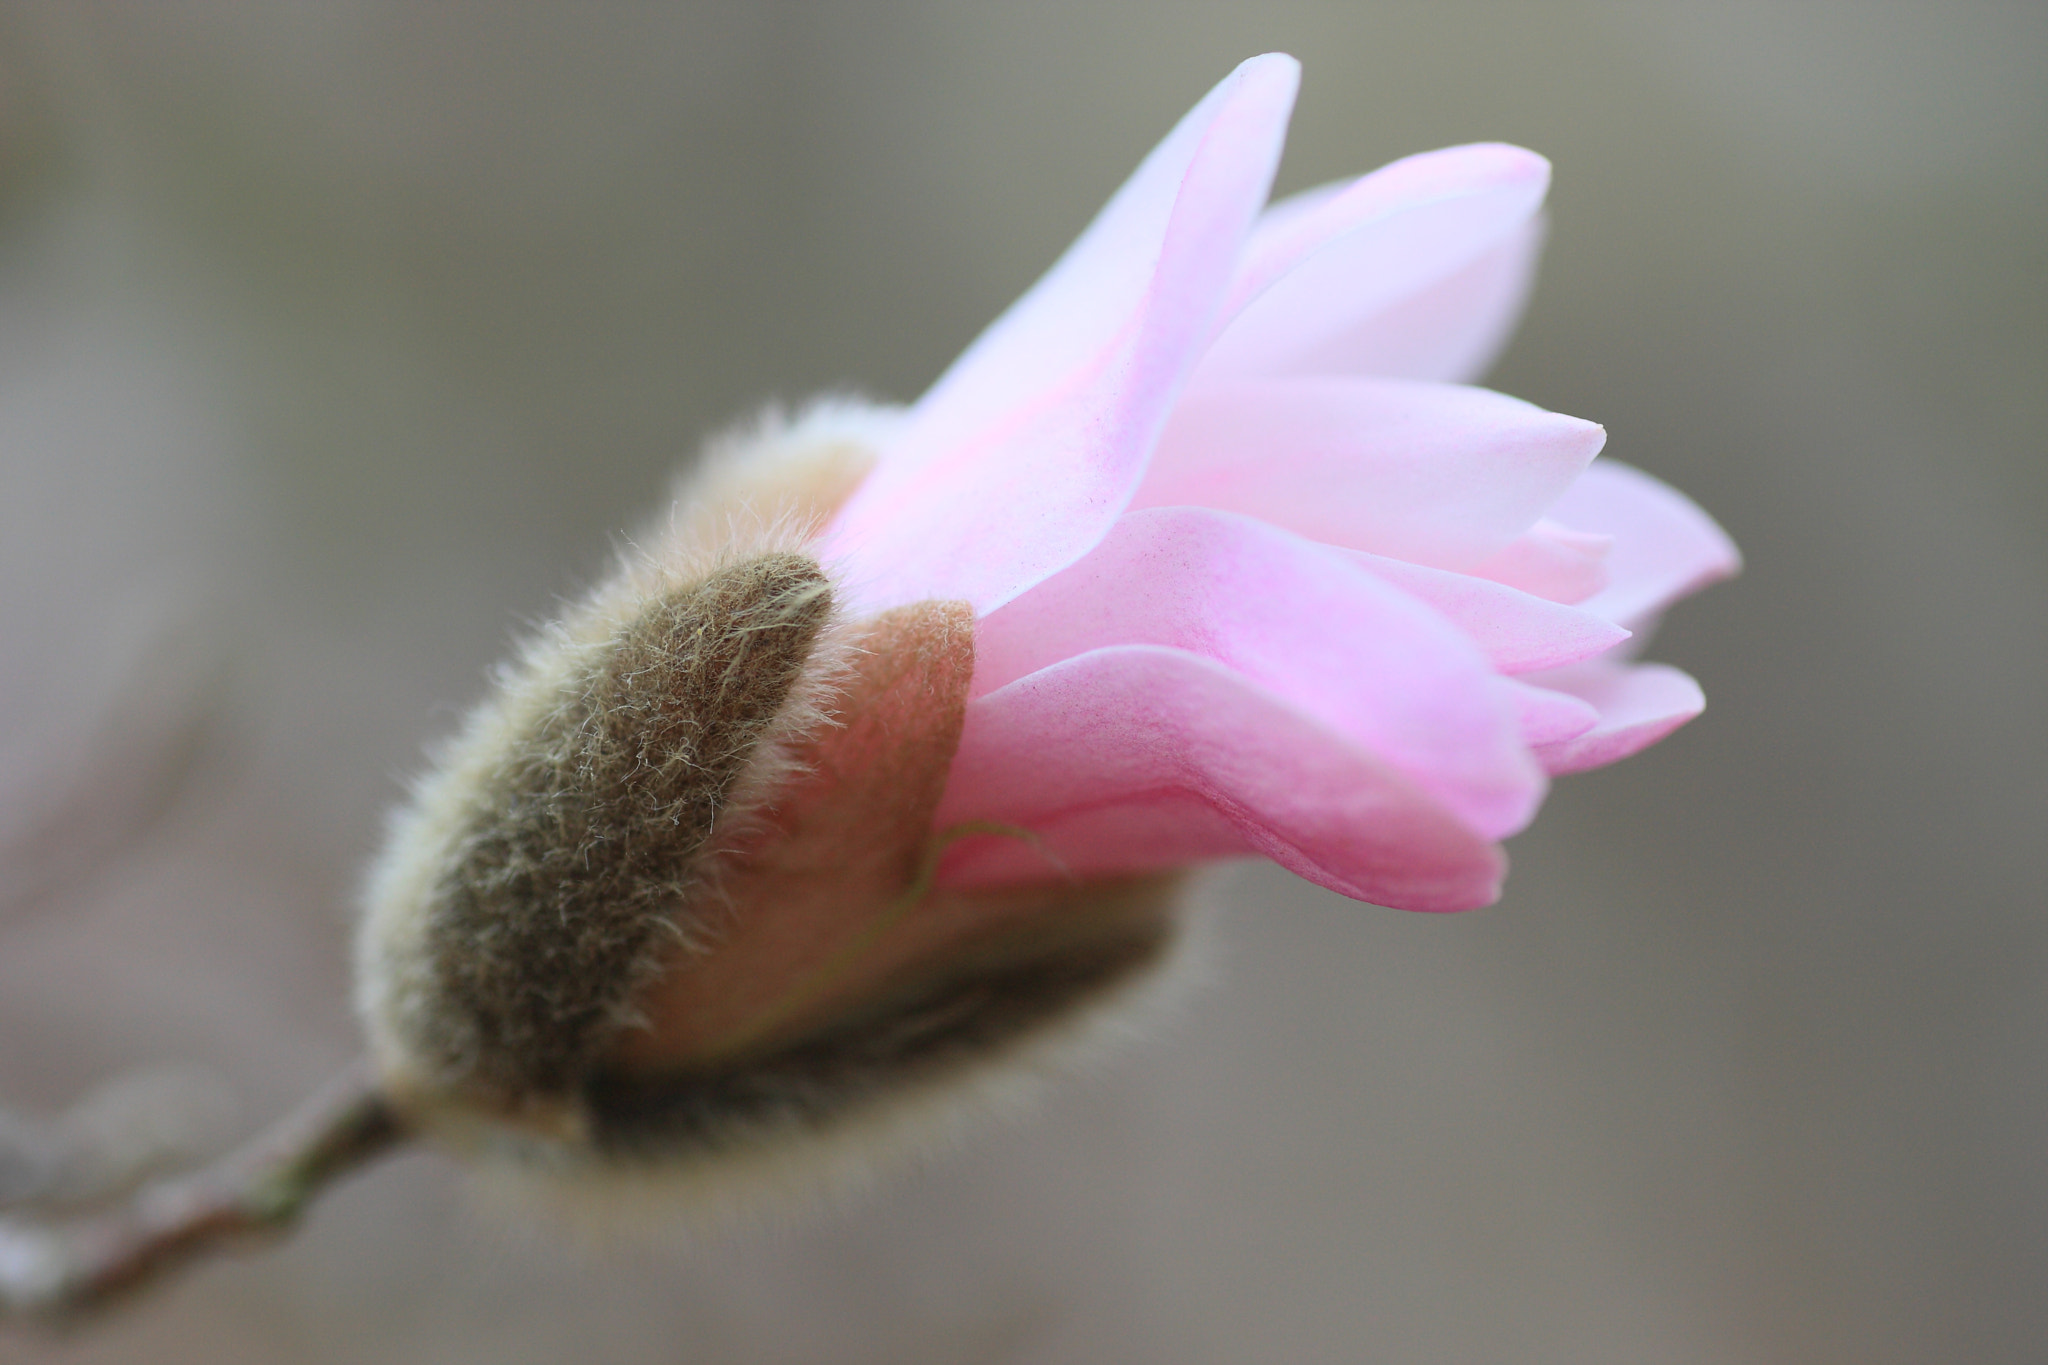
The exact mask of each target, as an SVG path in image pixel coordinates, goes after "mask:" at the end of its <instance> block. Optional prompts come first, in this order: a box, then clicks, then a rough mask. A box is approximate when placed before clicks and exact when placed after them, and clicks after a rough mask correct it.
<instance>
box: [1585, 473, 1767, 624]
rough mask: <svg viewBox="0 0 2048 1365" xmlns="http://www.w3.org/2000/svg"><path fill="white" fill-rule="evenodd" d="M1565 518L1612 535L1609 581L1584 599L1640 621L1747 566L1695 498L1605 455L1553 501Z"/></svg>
mask: <svg viewBox="0 0 2048 1365" xmlns="http://www.w3.org/2000/svg"><path fill="white" fill-rule="evenodd" d="M1551 514H1552V515H1553V516H1555V517H1556V518H1557V519H1558V520H1559V521H1561V522H1564V523H1566V524H1567V525H1569V526H1572V527H1574V528H1576V529H1578V530H1582V531H1592V532H1596V533H1599V534H1602V535H1609V536H1612V537H1614V548H1613V549H1612V550H1611V551H1609V553H1608V556H1607V576H1608V583H1607V586H1606V587H1605V588H1603V589H1602V590H1601V591H1600V592H1598V593H1596V594H1594V595H1593V596H1592V597H1589V598H1587V599H1586V600H1585V601H1583V602H1581V603H1580V604H1579V605H1580V606H1581V607H1583V608H1584V609H1585V610H1587V611H1591V612H1597V613H1599V614H1600V615H1602V616H1605V617H1606V618H1607V619H1608V620H1610V621H1617V622H1620V623H1621V624H1622V625H1627V626H1635V625H1637V624H1640V623H1643V622H1646V621H1647V620H1649V619H1650V618H1651V617H1653V616H1655V615H1656V613H1657V612H1659V611H1661V610H1663V609H1664V608H1665V607H1666V606H1668V605H1669V604H1670V603H1672V602H1674V601H1676V600H1677V599H1678V598H1681V597H1683V596H1685V595H1686V594H1687V593H1691V592H1697V591H1698V590H1699V589H1701V588H1703V587H1705V586H1706V585H1707V584H1709V583H1712V582H1715V581H1716V580H1718V579H1723V578H1727V577H1728V576H1730V575H1731V574H1733V573H1735V572H1736V571H1737V570H1738V569H1740V568H1741V567H1742V555H1741V552H1740V551H1738V550H1737V549H1736V548H1735V542H1734V541H1732V540H1730V539H1728V534H1727V532H1725V531H1723V530H1722V529H1721V528H1720V527H1719V526H1717V525H1715V524H1714V519H1713V518H1712V517H1710V516H1708V515H1707V514H1706V513H1705V512H1702V511H1701V510H1700V509H1699V508H1698V507H1697V506H1695V505H1694V503H1693V501H1692V499H1690V498H1688V497H1686V496H1685V494H1683V493H1681V492H1679V491H1678V490H1677V489H1675V488H1673V487H1671V486H1670V485H1669V484H1666V483H1662V482H1659V481H1658V480H1656V479H1653V478H1651V477H1650V476H1649V475H1648V474H1645V473H1643V472H1642V471H1641V470H1640V469H1632V468H1630V467H1629V466H1627V465H1625V464H1617V463H1615V462H1614V461H1612V460H1601V461H1599V462H1598V463H1596V464H1595V465H1594V466H1593V467H1592V468H1591V469H1588V470H1587V471H1586V474H1585V477H1584V478H1581V479H1580V480H1579V481H1578V482H1577V483H1575V484H1573V485H1572V487H1571V489H1570V490H1569V491H1567V492H1566V493H1565V494H1564V496H1563V497H1561V498H1559V499H1558V500H1557V502H1556V503H1554V504H1553V505H1552V507H1551Z"/></svg>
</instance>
